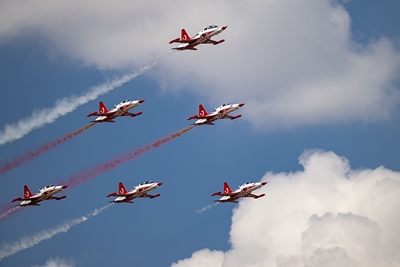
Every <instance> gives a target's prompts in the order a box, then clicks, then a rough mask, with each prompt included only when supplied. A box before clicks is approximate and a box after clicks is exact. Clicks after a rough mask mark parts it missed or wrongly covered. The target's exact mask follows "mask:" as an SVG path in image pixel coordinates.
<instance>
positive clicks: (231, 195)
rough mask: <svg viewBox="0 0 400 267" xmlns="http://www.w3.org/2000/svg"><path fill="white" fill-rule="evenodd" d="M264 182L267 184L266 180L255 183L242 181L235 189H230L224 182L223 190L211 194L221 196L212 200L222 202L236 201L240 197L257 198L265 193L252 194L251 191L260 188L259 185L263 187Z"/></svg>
mask: <svg viewBox="0 0 400 267" xmlns="http://www.w3.org/2000/svg"><path fill="white" fill-rule="evenodd" d="M266 184H267V182H257V183H253V182H247V183H244V184H242V185H241V186H239V188H238V189H236V190H235V191H232V190H231V188H230V187H229V185H228V183H227V182H225V183H224V192H221V191H218V192H215V193H213V194H212V195H211V196H222V197H221V198H220V199H218V200H214V201H215V202H220V203H224V202H233V203H238V202H237V200H238V199H239V198H242V197H252V198H254V199H257V198H260V197H263V196H265V194H261V195H254V194H252V192H253V191H254V190H257V189H260V188H261V187H263V186H264V185H266Z"/></svg>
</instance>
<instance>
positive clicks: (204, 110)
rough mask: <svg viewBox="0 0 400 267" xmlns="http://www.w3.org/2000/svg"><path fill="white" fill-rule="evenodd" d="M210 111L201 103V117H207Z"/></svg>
mask: <svg viewBox="0 0 400 267" xmlns="http://www.w3.org/2000/svg"><path fill="white" fill-rule="evenodd" d="M207 115H208V113H207V111H206V109H205V108H204V107H203V105H202V104H200V105H199V117H205V116H207Z"/></svg>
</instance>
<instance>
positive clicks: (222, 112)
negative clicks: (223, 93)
mask: <svg viewBox="0 0 400 267" xmlns="http://www.w3.org/2000/svg"><path fill="white" fill-rule="evenodd" d="M244 105H245V104H244V103H241V104H229V103H228V104H222V105H221V106H219V107H217V108H216V109H215V110H214V111H213V112H211V113H207V111H206V110H205V108H204V107H203V105H201V104H200V105H199V114H197V115H193V116H191V117H189V118H188V120H192V119H197V121H196V122H195V123H194V125H203V124H207V125H214V123H213V122H214V121H216V120H219V119H231V120H234V119H237V118H240V117H242V115H240V114H239V115H236V116H230V115H229V113H231V112H233V111H235V110H237V109H239V108H241V107H243V106H244Z"/></svg>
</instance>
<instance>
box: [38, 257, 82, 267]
mask: <svg viewBox="0 0 400 267" xmlns="http://www.w3.org/2000/svg"><path fill="white" fill-rule="evenodd" d="M74 266H75V264H74V263H72V262H71V261H68V260H65V259H60V258H50V259H48V260H47V261H46V263H45V264H44V265H41V266H38V265H35V266H33V267H74Z"/></svg>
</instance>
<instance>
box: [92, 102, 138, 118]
mask: <svg viewBox="0 0 400 267" xmlns="http://www.w3.org/2000/svg"><path fill="white" fill-rule="evenodd" d="M143 102H144V100H133V101H131V100H124V101H122V102H121V103H119V104H118V105H115V108H113V109H112V110H108V109H107V108H106V106H105V105H104V103H103V102H100V103H99V112H97V111H95V112H92V113H90V114H88V115H87V117H90V116H98V118H96V119H95V120H94V121H91V122H115V121H114V119H115V118H116V117H119V116H130V117H136V116H138V115H140V114H142V112H141V111H140V112H138V113H129V112H128V111H129V110H130V109H133V108H134V107H137V106H139V105H140V104H142V103H143Z"/></svg>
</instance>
